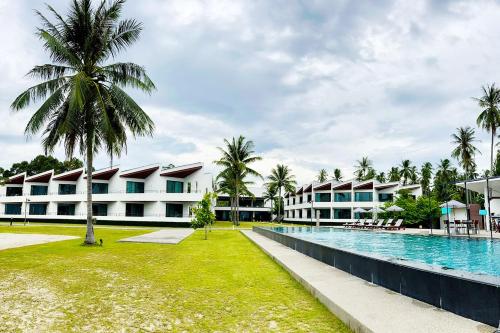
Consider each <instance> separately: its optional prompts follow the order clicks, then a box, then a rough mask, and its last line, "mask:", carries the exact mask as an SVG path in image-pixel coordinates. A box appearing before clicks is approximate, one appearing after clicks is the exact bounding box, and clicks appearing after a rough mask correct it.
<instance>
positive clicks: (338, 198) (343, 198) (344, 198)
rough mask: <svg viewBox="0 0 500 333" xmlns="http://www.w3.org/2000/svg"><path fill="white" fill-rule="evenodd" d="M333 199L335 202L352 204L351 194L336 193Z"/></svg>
mask: <svg viewBox="0 0 500 333" xmlns="http://www.w3.org/2000/svg"><path fill="white" fill-rule="evenodd" d="M333 199H334V200H335V202H350V201H351V192H343V193H335V195H334V197H333Z"/></svg>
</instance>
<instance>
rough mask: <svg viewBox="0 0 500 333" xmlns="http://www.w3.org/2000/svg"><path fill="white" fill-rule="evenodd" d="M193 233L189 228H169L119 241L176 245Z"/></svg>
mask: <svg viewBox="0 0 500 333" xmlns="http://www.w3.org/2000/svg"><path fill="white" fill-rule="evenodd" d="M193 232H194V230H193V229H191V228H170V229H162V230H159V231H155V232H151V233H149V234H145V235H140V236H134V237H129V238H124V239H120V242H134V243H159V244H178V243H180V242H181V241H182V240H183V239H184V238H186V237H187V236H189V235H191V234H192V233H193Z"/></svg>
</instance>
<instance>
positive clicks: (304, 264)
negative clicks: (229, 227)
mask: <svg viewBox="0 0 500 333" xmlns="http://www.w3.org/2000/svg"><path fill="white" fill-rule="evenodd" d="M407 230H408V229H407ZM407 230H405V233H407V232H406V231H407ZM416 230H418V231H423V230H422V229H416ZM241 232H242V233H243V234H244V235H245V236H246V237H248V238H249V239H250V240H251V241H252V242H254V243H255V244H256V245H257V246H259V247H260V248H261V249H262V250H263V251H264V252H265V253H267V254H268V255H269V256H270V257H271V258H272V259H273V260H275V261H276V262H277V263H278V264H280V265H281V266H282V267H283V268H285V269H286V270H287V271H289V272H290V274H291V275H292V276H293V277H294V278H295V279H297V280H298V281H299V282H300V283H301V284H302V285H303V286H304V287H305V288H306V289H307V290H309V291H310V292H311V293H312V294H313V295H314V296H315V297H316V298H318V300H319V301H320V302H322V303H323V304H324V305H325V306H326V307H327V308H328V309H329V310H330V311H331V312H332V313H334V314H335V315H336V316H337V317H339V318H340V319H341V320H342V321H344V322H345V323H346V324H347V325H349V327H351V329H353V331H355V332H362V333H364V332H384V333H391V332H398V333H399V332H414V333H424V332H436V333H439V332H444V333H448V332H450V333H452V332H453V333H456V332H479V333H483V332H484V333H487V332H488V333H491V332H494V331H495V328H493V327H491V326H488V325H485V324H482V323H479V322H476V321H473V320H470V319H467V318H464V317H461V316H458V315H455V314H453V313H451V312H448V311H444V310H441V309H438V308H435V307H433V306H431V305H428V304H426V303H422V302H419V301H417V300H414V299H412V298H409V297H406V296H403V295H400V294H398V293H395V292H393V291H390V290H388V289H386V288H383V287H380V286H376V285H373V284H370V283H368V282H367V281H364V280H362V279H360V278H357V277H355V276H353V275H350V274H348V273H345V272H343V271H341V270H338V269H336V268H334V267H332V266H329V265H327V264H324V263H322V262H320V261H317V260H315V259H313V258H311V257H308V256H306V255H303V254H302V253H299V252H297V251H294V250H292V249H290V248H288V247H286V246H284V245H282V244H280V243H278V242H275V241H273V240H271V239H269V238H266V237H264V236H262V235H259V234H257V233H255V232H253V231H247V230H242V231H241Z"/></svg>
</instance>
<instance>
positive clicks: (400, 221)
mask: <svg viewBox="0 0 500 333" xmlns="http://www.w3.org/2000/svg"><path fill="white" fill-rule="evenodd" d="M402 224H403V219H399V220H397V221H396V223H394V225H391V226H388V227H385V228H384V229H386V230H399V229H401V225H402Z"/></svg>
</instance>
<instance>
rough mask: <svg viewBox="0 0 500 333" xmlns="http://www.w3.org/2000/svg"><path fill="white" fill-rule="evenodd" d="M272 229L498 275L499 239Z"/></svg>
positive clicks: (357, 249) (325, 242) (343, 247)
mask: <svg viewBox="0 0 500 333" xmlns="http://www.w3.org/2000/svg"><path fill="white" fill-rule="evenodd" d="M272 229H273V230H274V231H276V232H279V233H284V234H289V235H290V236H293V237H296V238H300V239H303V240H307V241H310V242H313V243H317V244H322V245H326V246H330V247H334V248H337V249H341V250H346V251H354V252H358V253H363V254H368V255H370V254H376V255H379V256H383V257H386V258H399V259H405V260H409V261H415V262H419V263H424V264H429V265H434V266H439V267H442V268H448V269H455V270H460V271H466V272H470V273H476V274H486V275H491V276H496V277H500V241H499V240H490V239H467V238H461V237H460V238H458V237H451V238H448V237H443V236H424V235H406V234H398V233H387V232H373V231H363V230H345V229H338V228H328V227H321V228H311V227H275V228H272Z"/></svg>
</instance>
